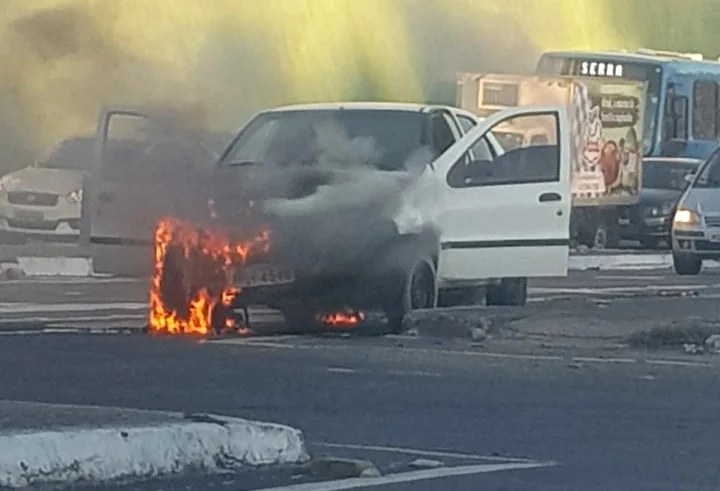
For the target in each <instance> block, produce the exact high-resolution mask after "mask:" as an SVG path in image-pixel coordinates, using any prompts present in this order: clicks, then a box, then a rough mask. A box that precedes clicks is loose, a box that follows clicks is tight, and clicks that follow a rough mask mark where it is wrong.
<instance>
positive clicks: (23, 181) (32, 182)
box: [0, 167, 84, 194]
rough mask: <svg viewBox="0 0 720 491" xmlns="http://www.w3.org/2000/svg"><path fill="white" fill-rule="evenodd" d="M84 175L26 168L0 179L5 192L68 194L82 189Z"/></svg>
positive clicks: (68, 170)
mask: <svg viewBox="0 0 720 491" xmlns="http://www.w3.org/2000/svg"><path fill="white" fill-rule="evenodd" d="M83 175H84V173H83V172H81V171H76V170H70V169H44V168H40V167H26V168H24V169H20V170H17V171H15V172H11V173H9V174H6V175H5V176H3V177H2V178H0V182H2V187H3V188H4V189H5V190H6V191H35V192H38V193H53V194H68V193H71V192H73V191H76V190H78V189H80V188H81V187H82V182H83Z"/></svg>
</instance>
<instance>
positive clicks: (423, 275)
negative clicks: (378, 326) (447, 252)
mask: <svg viewBox="0 0 720 491" xmlns="http://www.w3.org/2000/svg"><path fill="white" fill-rule="evenodd" d="M399 280H400V281H399V283H400V288H398V289H397V290H396V293H395V294H394V295H392V300H391V302H390V303H389V305H387V306H386V307H385V315H386V316H387V318H388V328H389V329H390V330H392V331H393V332H401V331H402V329H403V320H404V318H405V315H407V314H408V313H410V312H412V311H413V310H419V309H432V308H435V307H436V306H437V299H438V287H437V277H436V272H435V264H434V262H433V261H432V260H431V259H429V258H423V259H418V260H417V261H416V262H415V264H414V265H413V266H412V267H411V268H410V269H409V271H407V272H405V273H404V274H403V275H402V276H401V277H400V278H399Z"/></svg>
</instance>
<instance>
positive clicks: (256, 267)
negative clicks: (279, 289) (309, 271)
mask: <svg viewBox="0 0 720 491" xmlns="http://www.w3.org/2000/svg"><path fill="white" fill-rule="evenodd" d="M294 281H295V274H294V273H293V272H292V271H290V270H288V269H283V268H278V267H274V266H270V265H267V264H253V265H251V266H247V267H245V268H238V269H236V270H235V272H234V274H233V284H234V285H235V286H238V287H241V288H252V287H257V286H274V285H286V284H289V283H293V282H294Z"/></svg>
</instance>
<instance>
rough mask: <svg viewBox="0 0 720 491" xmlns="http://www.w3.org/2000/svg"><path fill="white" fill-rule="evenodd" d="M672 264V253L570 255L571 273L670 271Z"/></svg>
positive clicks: (569, 267)
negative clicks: (642, 270)
mask: <svg viewBox="0 0 720 491" xmlns="http://www.w3.org/2000/svg"><path fill="white" fill-rule="evenodd" d="M672 264H673V262H672V254H670V253H662V254H613V255H604V254H582V255H580V254H578V255H570V260H569V264H568V269H570V270H571V271H588V270H602V271H607V270H641V269H669V268H671V267H672Z"/></svg>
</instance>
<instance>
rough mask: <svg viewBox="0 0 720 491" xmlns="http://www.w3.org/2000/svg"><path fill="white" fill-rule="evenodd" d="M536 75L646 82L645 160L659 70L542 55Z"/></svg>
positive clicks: (655, 126)
mask: <svg viewBox="0 0 720 491" xmlns="http://www.w3.org/2000/svg"><path fill="white" fill-rule="evenodd" d="M537 74H538V75H570V76H578V77H599V78H620V79H623V78H624V79H627V80H642V81H644V82H647V99H646V101H645V114H644V123H643V126H644V127H643V155H645V156H649V155H651V154H652V151H653V144H654V142H655V136H656V132H657V129H658V124H657V123H658V120H659V112H658V109H659V107H660V86H661V81H662V78H661V77H662V68H661V67H660V65H658V64H656V63H647V62H625V61H623V60H622V59H621V58H610V57H607V56H602V57H600V56H596V57H593V56H592V55H588V56H583V55H581V54H578V55H574V56H566V55H561V54H555V53H546V54H544V55H542V57H540V61H539V62H538V66H537Z"/></svg>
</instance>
